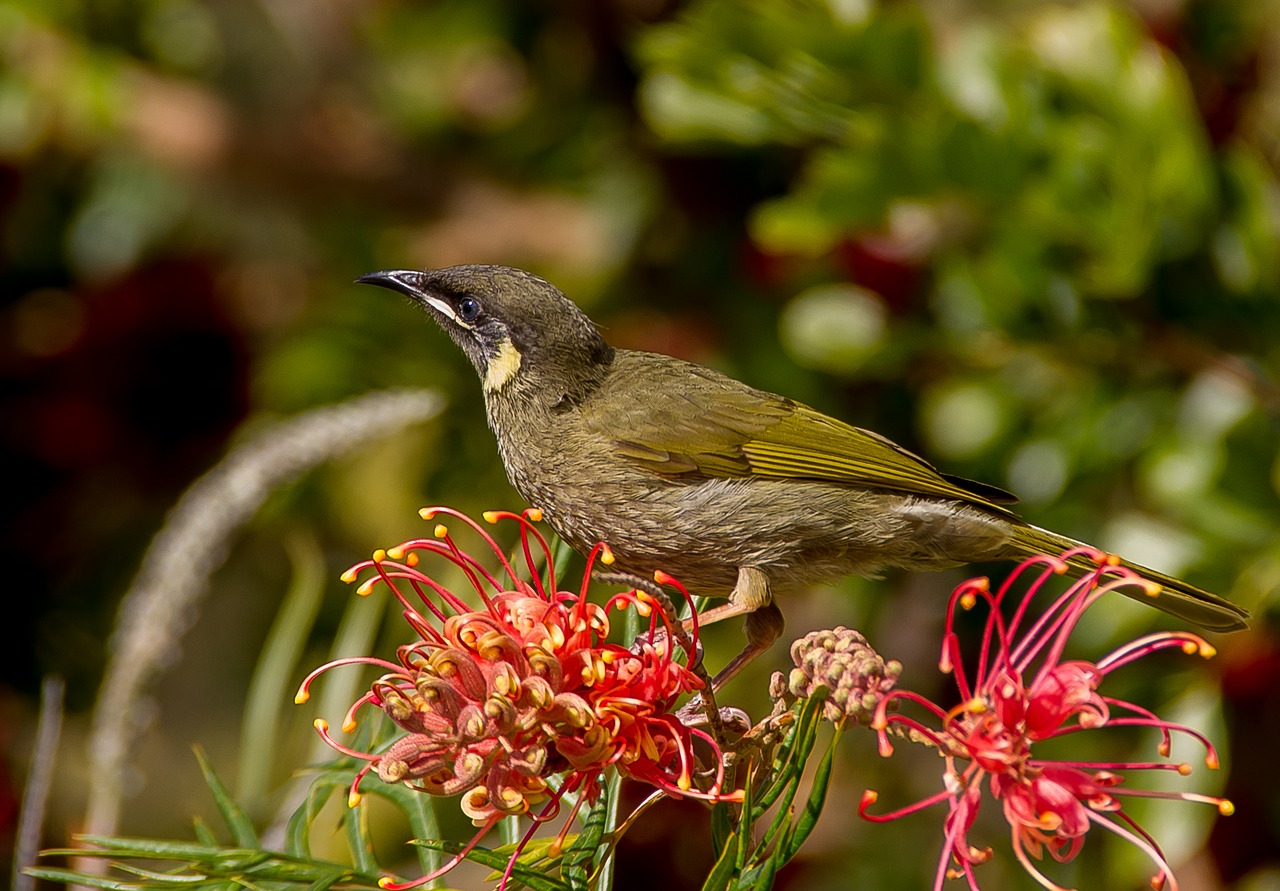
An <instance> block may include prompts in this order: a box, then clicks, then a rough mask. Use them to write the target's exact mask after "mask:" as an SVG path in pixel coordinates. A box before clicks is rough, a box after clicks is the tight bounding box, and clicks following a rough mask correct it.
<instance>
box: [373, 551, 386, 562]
mask: <svg viewBox="0 0 1280 891" xmlns="http://www.w3.org/2000/svg"><path fill="white" fill-rule="evenodd" d="M385 559H387V552H386V551H384V550H383V549H382V548H378V549H377V550H376V551H374V552H373V562H374V563H381V562H382V561H383V560H385Z"/></svg>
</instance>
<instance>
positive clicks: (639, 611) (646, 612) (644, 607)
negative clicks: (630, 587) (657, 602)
mask: <svg viewBox="0 0 1280 891" xmlns="http://www.w3.org/2000/svg"><path fill="white" fill-rule="evenodd" d="M652 614H653V607H651V606H649V604H647V603H637V604H636V615H637V616H639V617H640V618H642V619H647V618H649V616H651V615H652Z"/></svg>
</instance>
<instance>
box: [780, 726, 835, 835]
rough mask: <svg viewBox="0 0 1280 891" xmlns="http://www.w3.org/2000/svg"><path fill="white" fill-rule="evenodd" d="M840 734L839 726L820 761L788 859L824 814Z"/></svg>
mask: <svg viewBox="0 0 1280 891" xmlns="http://www.w3.org/2000/svg"><path fill="white" fill-rule="evenodd" d="M840 736H841V731H840V728H838V727H837V728H836V732H835V735H834V736H832V738H831V744H830V745H829V746H827V751H826V754H825V755H823V756H822V761H820V762H819V763H818V770H817V773H815V774H814V776H813V788H812V789H811V790H810V791H809V800H808V801H807V802H805V806H804V810H802V811H801V812H800V816H799V818H798V819H797V820H796V825H795V831H794V832H793V833H792V834H791V839H790V841H789V843H788V844H787V853H786V859H787V860H790V859H791V858H792V857H794V856H795V855H796V853H797V852H798V851H799V850H800V846H801V845H803V844H804V843H805V840H806V839H807V838H808V837H809V834H810V833H811V832H813V827H814V826H816V825H817V823H818V817H819V816H820V815H821V814H822V806H823V804H825V803H826V799H827V787H828V785H830V783H831V769H832V767H833V766H834V764H835V755H836V743H838V742H839V741H840Z"/></svg>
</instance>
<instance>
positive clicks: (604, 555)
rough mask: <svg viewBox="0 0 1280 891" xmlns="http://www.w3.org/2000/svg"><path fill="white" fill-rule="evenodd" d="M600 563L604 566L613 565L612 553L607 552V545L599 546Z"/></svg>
mask: <svg viewBox="0 0 1280 891" xmlns="http://www.w3.org/2000/svg"><path fill="white" fill-rule="evenodd" d="M600 562H601V563H603V564H604V565H605V566H612V565H613V551H611V550H609V546H608V545H607V544H601V546H600Z"/></svg>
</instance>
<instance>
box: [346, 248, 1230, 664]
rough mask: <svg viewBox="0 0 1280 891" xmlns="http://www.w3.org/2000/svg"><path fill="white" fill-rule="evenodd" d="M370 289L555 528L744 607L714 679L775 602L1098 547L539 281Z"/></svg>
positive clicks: (775, 612) (439, 276) (1172, 595)
mask: <svg viewBox="0 0 1280 891" xmlns="http://www.w3.org/2000/svg"><path fill="white" fill-rule="evenodd" d="M356 281H357V282H358V283H364V284H370V285H376V286H379V287H383V288H388V289H390V290H392V291H397V292H399V293H401V294H404V295H406V296H408V297H409V298H410V299H411V300H412V301H413V302H414V303H416V304H417V305H418V306H419V307H421V308H422V309H423V310H425V311H426V313H427V315H429V316H430V317H431V318H432V319H433V320H434V321H435V322H436V323H437V324H438V325H439V326H440V327H441V328H442V329H444V331H445V333H446V334H448V336H449V337H450V338H451V339H452V340H453V341H454V343H456V344H457V346H458V347H459V348H460V349H461V350H462V352H463V353H464V354H465V355H466V357H467V358H468V359H469V360H470V362H471V364H472V365H473V366H474V367H475V370H476V372H477V374H478V375H479V378H480V382H481V389H482V391H483V395H484V402H485V411H486V415H487V417H488V422H489V426H490V427H491V428H492V430H493V433H494V436H495V438H496V440H497V446H498V452H499V454H500V456H501V459H502V462H503V464H504V466H505V468H506V472H507V476H508V478H509V479H510V481H511V484H512V485H513V486H514V487H515V489H516V491H517V492H519V493H520V495H521V497H523V498H524V499H525V500H526V501H527V502H528V503H529V504H530V505H531V506H533V507H536V508H538V509H539V510H540V511H541V512H542V516H543V519H544V520H545V521H546V522H547V523H548V524H549V525H550V527H551V528H552V529H553V530H554V531H555V533H556V534H557V535H558V536H560V537H561V538H562V539H563V540H565V541H566V542H568V543H569V544H570V545H571V546H572V547H573V548H574V549H575V550H577V551H579V552H580V553H586V552H588V551H590V550H591V549H592V548H593V547H595V546H596V544H597V543H599V542H603V543H605V544H606V545H607V546H608V548H609V549H610V551H611V552H612V555H613V558H614V564H613V567H612V569H613V570H614V571H616V572H618V573H621V574H622V575H623V576H624V577H626V576H631V577H636V578H652V577H653V573H654V571H655V570H662V571H663V572H666V573H667V574H668V575H670V576H672V577H674V578H676V579H677V580H679V581H680V582H681V583H682V584H683V585H684V586H686V587H687V588H688V589H689V590H690V591H692V592H693V593H696V594H699V595H705V596H708V597H723V598H728V599H727V601H726V602H725V603H723V604H720V605H718V606H715V607H713V608H712V609H710V610H707V611H705V612H704V613H703V614H702V615H701V620H702V622H703V623H704V624H705V623H709V622H711V621H718V620H721V619H726V618H729V617H732V616H737V615H745V616H746V622H745V630H746V636H747V645H746V647H745V648H744V650H743V651H742V653H740V654H739V655H738V657H737V658H736V659H735V660H733V661H732V662H731V663H730V665H729V666H727V667H726V668H725V669H724V670H723V671H722V672H721V673H720V674H719V675H718V676H717V679H716V684H717V686H718V685H719V684H720V683H722V682H723V681H724V680H727V679H728V677H731V676H732V675H733V674H735V673H736V672H737V671H738V670H739V669H740V668H741V667H742V666H743V665H745V664H746V663H747V662H749V661H750V660H751V659H752V658H754V657H755V656H756V655H758V654H759V653H761V652H763V651H764V650H765V649H766V648H767V647H768V646H769V645H770V644H772V643H773V641H774V640H775V639H776V638H777V637H778V636H779V635H780V634H781V633H782V630H783V627H784V623H783V618H782V614H781V612H780V610H779V609H778V607H777V605H776V603H775V600H774V598H775V596H781V597H782V598H785V597H787V596H788V595H789V594H793V593H794V592H796V591H797V590H801V589H804V588H805V587H806V586H809V585H812V584H814V583H820V582H827V581H831V580H833V579H836V578H840V577H843V576H845V575H850V574H859V575H863V576H868V577H875V576H876V575H877V574H879V573H880V572H881V571H883V570H885V569H889V568H900V569H906V570H940V569H946V568H951V567H955V566H960V565H964V564H968V563H977V562H987V561H999V560H1021V559H1025V558H1027V557H1031V556H1034V555H1037V554H1051V555H1056V554H1059V553H1064V552H1066V551H1068V550H1070V549H1074V548H1078V547H1082V544H1081V543H1080V542H1078V541H1075V540H1073V539H1071V538H1068V537H1066V536H1064V535H1060V534H1058V533H1056V532H1052V531H1049V530H1047V529H1042V528H1040V527H1038V526H1034V525H1032V524H1030V523H1028V522H1026V521H1024V520H1023V519H1022V518H1021V517H1020V516H1019V515H1018V514H1017V513H1015V512H1014V510H1013V509H1012V508H1011V507H1010V505H1011V504H1013V503H1015V502H1016V501H1017V499H1016V497H1015V496H1013V495H1012V494H1010V493H1008V492H1006V491H1004V490H1003V489H1000V488H998V487H996V486H991V485H987V484H985V483H980V482H976V481H973V480H967V479H964V478H962V477H958V476H953V475H951V474H947V473H943V472H941V471H939V470H938V469H936V468H935V467H934V466H933V465H932V464H930V463H929V462H928V461H926V460H925V459H924V458H921V457H919V456H917V455H916V454H914V453H912V452H910V451H908V450H907V449H905V448H903V447H902V446H899V445H897V444H896V443H894V442H892V441H891V440H889V439H888V438H886V437H884V436H881V435H880V434H878V433H875V432H872V431H870V430H865V429H862V428H860V427H855V426H853V425H851V424H847V423H845V422H843V421H840V420H837V419H836V418H833V417H830V416H829V415H826V414H823V413H822V412H820V411H818V410H816V409H814V408H811V407H809V406H808V405H805V404H803V403H800V402H797V401H795V400H793V399H789V398H787V397H785V396H781V395H778V394H775V393H770V392H766V391H764V390H760V389H756V388H754V387H751V386H749V385H747V384H745V383H743V382H741V381H738V380H736V379H734V378H732V377H729V376H727V375H725V374H722V373H720V372H718V371H715V370H713V369H711V368H707V367H705V366H702V365H698V364H695V363H692V362H688V361H685V360H682V359H678V358H675V357H672V356H667V355H663V354H659V353H652V352H643V351H638V350H628V349H621V348H615V347H613V346H611V345H610V344H609V343H608V342H607V341H606V340H605V338H604V336H603V335H602V334H601V332H600V329H599V328H598V327H597V326H596V325H595V324H594V323H593V322H592V321H591V319H590V318H588V317H587V315H586V314H585V313H584V312H583V311H582V310H581V309H579V307H578V306H577V305H576V304H575V303H574V302H573V301H572V300H570V299H569V298H568V297H567V296H565V295H564V294H563V293H562V292H561V291H560V290H559V289H558V288H556V287H555V286H554V285H552V284H551V283H550V282H548V281H546V280H544V279H542V278H540V277H538V276H536V275H534V274H532V273H530V272H526V271H524V270H520V269H514V268H510V267H506V266H493V265H463V266H452V267H448V268H443V269H427V270H410V269H389V270H381V271H378V272H371V273H368V274H367V275H362V276H360V277H359V278H358V279H356ZM1120 563H1121V564H1122V565H1124V566H1127V567H1129V568H1130V569H1132V570H1134V571H1135V572H1137V573H1139V574H1140V575H1142V576H1143V577H1144V578H1146V579H1148V580H1150V581H1152V582H1155V583H1157V585H1158V586H1159V592H1158V593H1155V594H1154V596H1152V595H1151V594H1150V593H1148V594H1137V595H1132V596H1136V597H1138V598H1140V599H1142V600H1143V601H1144V602H1147V603H1150V604H1151V605H1153V606H1155V607H1157V608H1159V609H1161V610H1164V611H1165V612H1167V613H1171V614H1172V615H1174V616H1176V617H1178V618H1180V619H1182V620H1184V621H1187V622H1190V623H1192V624H1194V625H1198V626H1201V627H1203V628H1206V629H1209V630H1212V631H1222V632H1225V631H1235V630H1239V629H1242V628H1245V627H1247V625H1246V619H1247V618H1248V616H1249V613H1248V612H1247V611H1246V610H1245V609H1243V608H1242V607H1240V606H1238V605H1236V604H1234V603H1232V602H1231V601H1229V600H1226V599H1224V598H1222V597H1219V596H1217V595H1215V594H1211V593H1209V592H1207V591H1203V590H1201V589H1199V588H1197V587H1194V586H1192V585H1190V584H1187V583H1186V582H1183V581H1181V580H1179V579H1176V578H1173V577H1172V576H1169V575H1165V574H1163V573H1160V572H1157V571H1155V570H1152V569H1149V568H1147V567H1144V566H1140V565H1138V564H1134V563H1130V562H1128V561H1125V560H1120ZM1069 564H1070V570H1069V571H1070V572H1072V573H1073V574H1075V575H1083V574H1085V573H1087V572H1089V571H1092V570H1094V569H1096V568H1097V564H1096V563H1095V562H1092V561H1090V560H1088V559H1086V558H1084V557H1077V558H1073V559H1071V560H1070V561H1069Z"/></svg>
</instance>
